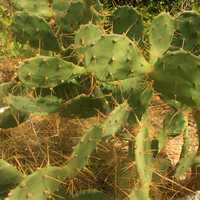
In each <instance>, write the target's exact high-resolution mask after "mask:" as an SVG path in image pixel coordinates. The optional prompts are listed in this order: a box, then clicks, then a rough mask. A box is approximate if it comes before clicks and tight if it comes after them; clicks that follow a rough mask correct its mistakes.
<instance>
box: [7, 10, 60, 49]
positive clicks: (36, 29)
mask: <svg viewBox="0 0 200 200" xmlns="http://www.w3.org/2000/svg"><path fill="white" fill-rule="evenodd" d="M27 22H28V23H27ZM11 31H12V34H13V36H14V38H15V39H16V41H18V42H20V43H22V44H26V43H28V44H30V45H31V46H32V47H34V48H41V49H44V50H50V51H59V50H60V46H59V43H58V40H57V38H56V36H55V35H54V33H53V31H52V30H51V27H50V25H49V24H48V23H47V22H46V21H45V19H44V18H42V17H40V16H37V15H34V14H29V13H26V12H17V13H16V14H15V15H14V17H13V19H12V24H11Z"/></svg>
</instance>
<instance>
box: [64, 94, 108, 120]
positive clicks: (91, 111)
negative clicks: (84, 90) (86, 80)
mask: <svg viewBox="0 0 200 200" xmlns="http://www.w3.org/2000/svg"><path fill="white" fill-rule="evenodd" d="M105 107H106V105H105V100H104V99H103V98H97V97H94V96H87V95H84V94H81V95H79V96H77V97H75V98H73V99H70V100H69V101H67V102H66V103H64V104H63V105H62V108H63V109H62V110H61V116H62V117H80V118H87V117H92V116H95V115H97V114H98V112H103V113H105V111H106V108H105Z"/></svg>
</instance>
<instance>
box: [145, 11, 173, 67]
mask: <svg viewBox="0 0 200 200" xmlns="http://www.w3.org/2000/svg"><path fill="white" fill-rule="evenodd" d="M174 32H175V20H174V19H173V17H171V16H170V15H169V14H168V13H161V14H159V15H158V16H156V17H155V18H154V19H153V21H152V23H151V26H150V30H149V42H150V45H151V47H150V60H151V63H154V62H155V61H156V60H157V59H158V58H159V57H160V56H161V55H162V54H163V53H165V52H166V51H167V50H168V49H169V47H170V45H171V42H172V39H173V35H174Z"/></svg>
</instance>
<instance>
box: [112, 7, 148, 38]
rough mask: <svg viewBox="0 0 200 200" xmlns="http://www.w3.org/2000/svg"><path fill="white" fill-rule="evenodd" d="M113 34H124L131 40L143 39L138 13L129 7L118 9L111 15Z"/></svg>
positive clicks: (141, 22) (141, 23)
mask: <svg viewBox="0 0 200 200" xmlns="http://www.w3.org/2000/svg"><path fill="white" fill-rule="evenodd" d="M111 22H112V25H113V32H114V33H117V34H123V33H125V34H126V35H127V36H128V37H129V38H130V39H132V40H136V41H139V40H142V39H143V31H144V26H143V19H142V16H141V15H140V14H139V13H138V11H137V10H136V9H135V8H133V7H131V6H122V7H118V8H117V9H116V10H115V11H114V12H113V14H112V17H111Z"/></svg>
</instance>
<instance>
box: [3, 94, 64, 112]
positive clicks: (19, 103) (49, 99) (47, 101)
mask: <svg viewBox="0 0 200 200" xmlns="http://www.w3.org/2000/svg"><path fill="white" fill-rule="evenodd" d="M7 102H8V104H9V105H11V106H12V107H14V108H15V109H18V110H20V111H21V112H26V113H32V114H35V115H47V114H49V113H54V112H58V111H59V109H60V107H61V103H62V100H60V99H58V98H57V97H55V96H45V97H38V98H35V99H31V98H28V97H22V96H13V95H9V97H8V98H7Z"/></svg>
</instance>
